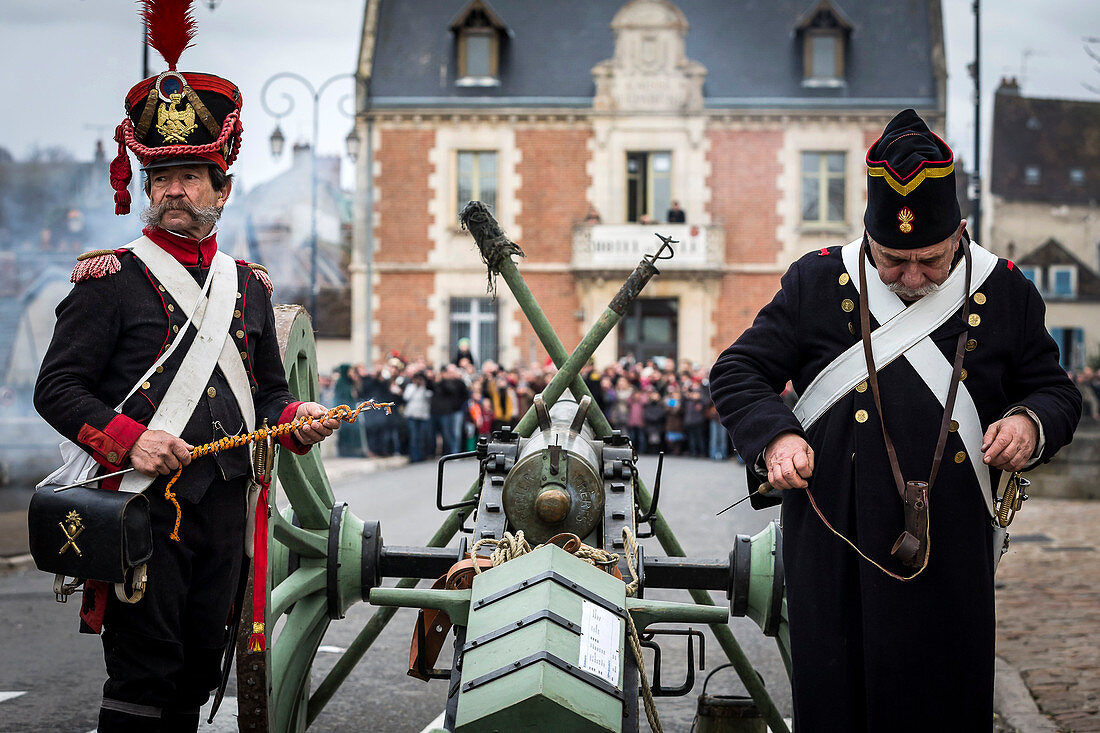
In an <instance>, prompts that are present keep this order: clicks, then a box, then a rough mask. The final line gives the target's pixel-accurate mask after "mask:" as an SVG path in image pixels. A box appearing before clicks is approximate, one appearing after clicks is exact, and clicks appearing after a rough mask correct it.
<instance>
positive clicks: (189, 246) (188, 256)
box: [141, 227, 218, 267]
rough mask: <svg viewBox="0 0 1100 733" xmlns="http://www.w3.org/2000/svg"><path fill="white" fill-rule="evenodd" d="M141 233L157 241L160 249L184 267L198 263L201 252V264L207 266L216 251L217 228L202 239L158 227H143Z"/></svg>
mask: <svg viewBox="0 0 1100 733" xmlns="http://www.w3.org/2000/svg"><path fill="white" fill-rule="evenodd" d="M141 232H142V234H144V235H145V236H147V237H149V239H151V240H153V241H154V242H156V243H157V246H159V247H160V248H161V249H163V250H164V251H165V252H167V253H168V254H170V255H172V256H173V257H175V258H176V260H177V261H178V262H179V263H180V264H181V265H183V266H184V267H194V266H195V265H198V264H199V253H200V252H201V253H202V265H203V266H204V267H209V266H210V262H211V260H213V259H214V255H215V254H216V253H217V251H218V237H217V229H214V230H213V231H211V232H210V234H208V235H206V237H204V238H203V239H192V238H191V237H185V236H183V235H182V234H176V233H175V232H170V231H168V230H167V229H161V228H160V227H145V228H144V229H142V230H141Z"/></svg>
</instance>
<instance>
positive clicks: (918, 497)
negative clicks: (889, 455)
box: [890, 481, 928, 570]
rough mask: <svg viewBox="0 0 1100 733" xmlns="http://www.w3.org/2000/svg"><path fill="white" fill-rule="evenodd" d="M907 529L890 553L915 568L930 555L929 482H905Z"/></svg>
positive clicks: (920, 565) (922, 563) (909, 566)
mask: <svg viewBox="0 0 1100 733" xmlns="http://www.w3.org/2000/svg"><path fill="white" fill-rule="evenodd" d="M903 499H904V504H903V506H904V510H905V531H904V532H902V533H901V536H900V537H898V540H897V542H895V543H894V546H893V548H891V550H890V554H891V555H892V556H893V557H894V558H896V559H897V560H899V561H901V563H902V564H903V565H905V566H906V567H908V568H913V569H914V570H916V569H918V568H920V567H922V566H923V565H924V561H925V558H926V557H927V556H928V542H927V537H928V482H927V481H906V482H905V496H904V497H903Z"/></svg>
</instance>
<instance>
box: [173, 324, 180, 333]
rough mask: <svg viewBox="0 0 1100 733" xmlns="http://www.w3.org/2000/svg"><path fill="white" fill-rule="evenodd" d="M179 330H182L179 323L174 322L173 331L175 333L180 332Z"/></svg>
mask: <svg viewBox="0 0 1100 733" xmlns="http://www.w3.org/2000/svg"><path fill="white" fill-rule="evenodd" d="M179 330H180V327H179V326H177V325H175V324H173V325H172V332H173V333H179Z"/></svg>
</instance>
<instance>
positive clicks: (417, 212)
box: [352, 0, 946, 366]
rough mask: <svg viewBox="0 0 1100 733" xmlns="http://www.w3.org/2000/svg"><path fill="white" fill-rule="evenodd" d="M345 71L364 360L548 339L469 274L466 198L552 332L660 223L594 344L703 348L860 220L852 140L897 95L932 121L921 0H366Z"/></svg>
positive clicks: (590, 317) (616, 353)
mask: <svg viewBox="0 0 1100 733" xmlns="http://www.w3.org/2000/svg"><path fill="white" fill-rule="evenodd" d="M358 75H359V79H360V95H359V115H358V118H357V125H358V131H359V134H360V136H361V137H363V138H364V139H366V140H368V145H367V154H366V155H365V156H360V168H359V176H358V178H359V189H360V195H358V196H357V197H356V201H357V204H358V206H359V210H358V211H357V212H356V214H357V215H356V228H355V232H354V252H355V253H354V255H353V262H352V280H353V282H352V290H353V325H352V337H353V343H354V347H353V348H354V350H355V351H356V352H357V353H361V354H364V355H365V354H366V350H367V348H368V346H367V343H366V342H367V340H368V339H367V337H366V336H365V334H366V333H367V323H368V322H369V323H370V328H371V330H370V337H369V341H370V345H369V348H370V351H371V354H370V357H369V358H370V360H372V361H373V360H376V359H377V358H379V357H380V355H381V354H383V353H385V352H387V351H389V350H391V349H396V350H399V351H401V352H402V353H403V354H406V355H408V356H411V357H415V356H419V355H423V356H425V357H427V358H428V359H429V360H430V361H432V362H442V361H446V360H447V359H449V358H450V357H451V356H453V353H454V349H455V345H456V343H457V340H458V339H459V338H461V337H468V338H470V339H471V341H472V346H473V350H474V353H475V354H476V355H477V356H478V357H479V358H481V359H485V358H492V359H495V360H498V361H500V362H502V363H504V364H505V365H509V366H511V365H515V364H520V363H526V362H528V361H531V360H538V361H541V360H543V359H545V351H544V350H543V349H542V348H541V346H540V345H539V344H538V342H537V339H536V338H535V336H534V334H533V333H532V332H531V330H530V328H529V327H528V325H527V323H526V321H525V319H524V318H523V316H522V314H521V313H520V312H519V310H518V308H517V306H516V305H515V303H514V300H513V299H512V298H511V294H510V293H508V292H507V289H506V288H505V287H503V286H502V287H501V288H500V289H499V294H498V297H497V298H496V299H495V300H494V299H492V298H491V297H490V296H489V295H487V294H486V273H485V266H484V265H483V264H482V263H481V260H480V257H479V255H478V253H477V251H476V248H475V247H474V245H473V241H472V239H471V238H470V237H469V235H468V234H467V233H465V232H463V231H462V230H461V229H460V227H459V223H458V212H459V211H460V210H461V208H462V207H463V206H464V205H465V203H466V202H467V201H468V200H470V199H478V200H481V201H485V202H486V203H488V204H489V206H490V208H491V209H492V210H493V212H494V214H495V216H496V218H497V219H498V221H499V222H500V224H501V226H502V227H503V228H504V230H505V232H506V233H507V234H508V235H509V237H510V238H511V239H513V240H514V241H516V242H517V243H519V244H520V246H521V247H522V248H523V250H524V252H525V253H526V255H527V256H526V257H525V258H524V259H522V260H521V261H520V262H519V267H520V270H521V272H522V273H523V274H524V277H525V279H526V281H527V283H528V285H529V286H530V288H531V290H532V292H533V293H534V295H535V296H536V298H537V299H538V300H539V302H540V304H541V306H542V307H543V309H544V310H545V311H546V313H547V316H548V317H549V320H550V322H551V324H552V325H553V326H554V328H555V329H556V330H557V332H558V335H559V337H560V338H561V340H562V342H563V343H564V345H565V346H566V348H569V349H571V348H572V347H574V346H575V345H576V344H577V343H578V342H579V340H580V339H581V337H582V336H583V335H584V333H585V332H586V331H587V330H588V328H589V327H590V326H591V325H592V324H593V323H594V321H595V319H596V318H597V317H598V316H599V315H600V313H601V312H602V311H603V309H604V307H605V306H606V305H607V303H608V302H609V301H610V300H611V298H612V297H613V296H614V295H615V293H616V291H617V290H618V288H619V286H620V285H621V283H622V281H623V280H624V279H625V277H626V276H627V275H628V274H629V272H630V271H631V270H632V269H633V268H634V266H635V265H636V264H637V262H638V260H639V259H640V258H641V256H642V255H643V254H645V253H647V252H653V251H655V250H656V249H657V247H658V246H659V244H660V242H659V240H658V239H657V237H656V236H655V233H660V234H664V235H671V236H673V238H675V239H676V240H678V241H679V244H678V245H676V255H675V257H674V258H673V259H672V260H669V261H666V262H662V263H661V266H660V267H661V275H659V276H658V277H656V278H654V279H653V280H652V281H651V282H650V284H649V285H648V286H647V287H646V289H645V291H644V292H643V293H642V296H641V297H640V298H639V300H638V301H637V302H636V303H635V305H634V308H633V310H632V311H631V312H630V313H628V314H627V316H626V317H625V318H624V321H623V323H622V324H620V326H619V327H618V328H617V332H616V333H615V334H614V335H613V336H612V337H610V338H608V339H607V340H606V341H605V342H604V344H603V345H602V346H601V347H600V350H599V351H598V352H597V354H596V360H597V362H598V363H606V362H608V361H611V360H614V359H618V358H623V357H627V356H631V355H632V356H634V357H635V358H638V359H642V358H647V357H649V356H655V355H660V356H667V357H672V358H674V359H678V360H688V361H693V362H697V363H709V362H710V361H711V360H712V359H713V358H714V356H715V354H716V353H717V352H718V351H720V350H721V349H722V348H724V347H725V346H726V345H728V344H729V343H730V342H732V341H733V340H734V339H735V338H737V336H738V335H740V333H741V332H742V331H743V330H744V329H745V328H746V327H748V326H749V325H750V323H751V321H752V318H753V316H754V315H755V313H756V311H757V310H758V309H759V308H760V307H761V306H763V305H764V304H765V303H766V302H767V301H768V300H769V299H770V298H771V296H772V295H773V294H774V293H775V291H776V290H777V288H778V285H779V277H780V276H781V275H782V273H783V272H784V271H785V270H786V268H787V267H788V266H789V264H790V263H791V262H792V261H794V260H795V259H797V258H798V257H799V256H801V255H802V254H804V253H805V252H807V251H811V250H815V249H819V248H821V247H825V246H831V245H836V244H843V243H846V242H848V241H850V240H852V239H854V238H855V237H857V236H859V235H860V234H861V233H862V231H863V224H862V216H863V209H864V201H865V186H864V180H865V167H864V156H865V152H866V150H867V147H868V146H869V145H870V144H871V143H872V142H873V141H874V140H875V139H876V138H877V136H878V135H879V134H880V132H881V130H882V128H883V126H884V125H885V123H886V122H887V121H889V119H890V118H891V117H893V115H894V114H896V113H897V112H898V111H899V110H901V109H904V108H906V107H914V108H916V109H917V110H918V111H919V112H920V113H921V114H922V115H923V116H925V117H926V119H928V120H929V122H930V123H931V124H932V125H933V126H934V127H935V128H938V129H942V127H943V122H944V86H945V78H946V76H945V70H944V64H943V40H942V17H941V10H940V4H939V2H938V0H927V1H925V2H912V3H906V4H905V6H904V7H903V8H899V7H897V6H894V5H893V4H886V3H878V2H874V0H843V2H833V1H832V0H776V1H775V2H769V3H755V2H747V1H741V2H728V1H724V2H717V1H716V0H680V1H679V2H677V3H675V4H674V3H672V2H668V1H667V0H632V1H631V2H626V3H623V2H621V0H604V1H592V0H589V1H584V0H576V1H573V0H563V1H562V2H554V3H531V2H524V1H523V0H493V2H492V3H489V2H485V1H484V0H473V1H472V2H471V1H470V0H421V1H420V2H417V3H402V2H397V1H396V0H369V2H368V3H367V7H366V12H365V14H364V28H363V43H362V52H361V58H360V64H359V69H358ZM674 202H675V203H676V204H678V207H676V208H679V209H680V210H681V211H682V212H683V215H682V219H681V217H680V216H678V215H677V212H675V211H672V209H673V208H674V206H673V203H674ZM678 219H679V220H680V221H677V220H678ZM670 220H671V221H670ZM368 297H369V303H370V305H369V307H368V306H367V302H368V300H367V298H368ZM838 307H839V304H838ZM364 358H365V357H364Z"/></svg>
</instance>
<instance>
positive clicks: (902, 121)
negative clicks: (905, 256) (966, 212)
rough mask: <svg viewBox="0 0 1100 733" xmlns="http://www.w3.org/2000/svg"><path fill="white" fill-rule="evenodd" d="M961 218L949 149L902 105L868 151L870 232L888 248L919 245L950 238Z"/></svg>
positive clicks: (866, 218) (867, 217)
mask: <svg viewBox="0 0 1100 733" xmlns="http://www.w3.org/2000/svg"><path fill="white" fill-rule="evenodd" d="M960 219H962V215H961V213H960V211H959V200H958V197H957V196H956V194H955V156H954V154H953V153H952V152H951V148H949V147H947V143H945V142H944V141H943V140H941V139H940V138H939V137H938V136H937V135H936V134H935V133H933V132H932V131H931V130H929V129H928V125H926V124H925V123H924V120H922V119H921V118H920V116H918V115H917V113H916V112H915V111H913V110H911V109H906V110H902V111H901V112H899V113H898V115H897V116H896V117H894V119H892V120H890V124H888V125H887V126H886V129H885V130H884V131H883V133H882V137H880V138H879V139H878V140H876V141H875V143H874V145H872V146H871V147H870V149H869V150H868V151H867V211H866V213H865V214H864V215H863V223H864V225H865V226H866V227H867V233H868V234H870V235H871V238H872V239H874V240H875V241H876V242H878V243H879V244H881V245H882V246H884V247H889V248H890V249H919V248H921V247H927V246H929V245H932V244H939V243H940V242H942V241H944V240H945V239H947V238H948V237H950V236H951V235H952V234H953V233H954V231H955V229H956V228H957V227H958V226H959V220H960Z"/></svg>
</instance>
